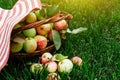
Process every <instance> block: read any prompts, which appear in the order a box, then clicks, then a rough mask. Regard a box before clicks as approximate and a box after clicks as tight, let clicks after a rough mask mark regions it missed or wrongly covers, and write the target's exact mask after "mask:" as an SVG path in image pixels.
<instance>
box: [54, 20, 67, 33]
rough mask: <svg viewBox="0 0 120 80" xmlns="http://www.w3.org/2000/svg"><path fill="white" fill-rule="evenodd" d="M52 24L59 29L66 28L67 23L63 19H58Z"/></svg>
mask: <svg viewBox="0 0 120 80" xmlns="http://www.w3.org/2000/svg"><path fill="white" fill-rule="evenodd" d="M54 26H55V29H56V30H57V31H61V30H64V29H67V27H68V24H67V22H66V21H65V20H60V21H58V22H55V24H54Z"/></svg>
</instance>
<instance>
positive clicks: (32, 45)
mask: <svg viewBox="0 0 120 80" xmlns="http://www.w3.org/2000/svg"><path fill="white" fill-rule="evenodd" d="M23 49H24V51H25V52H27V53H32V52H34V51H35V50H36V49H37V43H36V41H35V39H34V38H26V39H25V42H24V44H23Z"/></svg>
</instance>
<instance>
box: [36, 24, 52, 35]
mask: <svg viewBox="0 0 120 80" xmlns="http://www.w3.org/2000/svg"><path fill="white" fill-rule="evenodd" d="M50 30H51V24H44V25H41V26H37V27H36V31H37V33H38V34H39V35H46V34H47V33H49V32H50Z"/></svg>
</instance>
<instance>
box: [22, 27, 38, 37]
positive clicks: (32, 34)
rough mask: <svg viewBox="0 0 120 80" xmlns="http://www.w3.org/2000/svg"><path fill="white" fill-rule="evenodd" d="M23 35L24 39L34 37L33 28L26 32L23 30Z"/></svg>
mask: <svg viewBox="0 0 120 80" xmlns="http://www.w3.org/2000/svg"><path fill="white" fill-rule="evenodd" d="M23 34H24V36H26V37H34V36H35V35H36V30H35V28H30V29H27V30H23Z"/></svg>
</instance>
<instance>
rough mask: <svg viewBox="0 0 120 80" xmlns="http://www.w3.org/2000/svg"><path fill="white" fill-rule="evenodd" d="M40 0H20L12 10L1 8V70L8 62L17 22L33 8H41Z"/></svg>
mask: <svg viewBox="0 0 120 80" xmlns="http://www.w3.org/2000/svg"><path fill="white" fill-rule="evenodd" d="M41 7H42V5H41V2H40V0H18V1H17V3H16V4H15V5H14V7H13V9H11V10H4V9H1V8H0V71H1V70H2V69H3V68H4V66H5V65H6V64H7V61H8V58H9V55H10V36H11V32H12V29H13V27H14V25H15V24H17V23H18V22H19V21H21V20H22V19H23V18H24V17H25V16H26V15H27V14H28V13H29V12H31V11H32V10H33V9H36V8H38V9H41Z"/></svg>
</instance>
